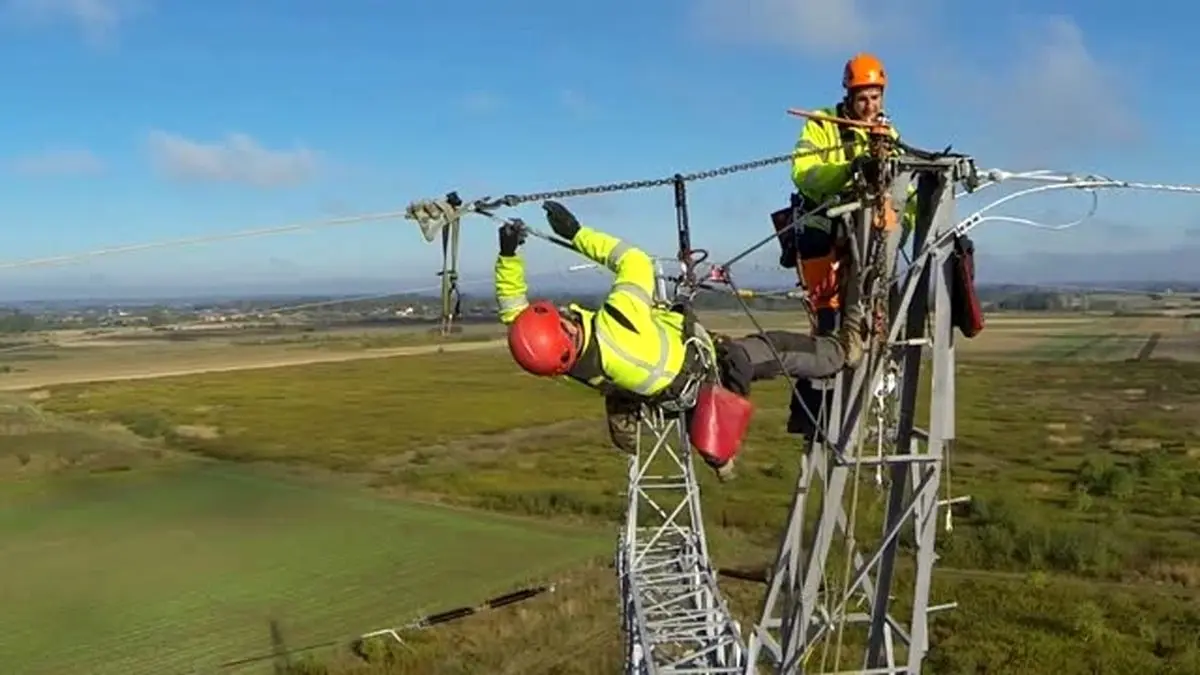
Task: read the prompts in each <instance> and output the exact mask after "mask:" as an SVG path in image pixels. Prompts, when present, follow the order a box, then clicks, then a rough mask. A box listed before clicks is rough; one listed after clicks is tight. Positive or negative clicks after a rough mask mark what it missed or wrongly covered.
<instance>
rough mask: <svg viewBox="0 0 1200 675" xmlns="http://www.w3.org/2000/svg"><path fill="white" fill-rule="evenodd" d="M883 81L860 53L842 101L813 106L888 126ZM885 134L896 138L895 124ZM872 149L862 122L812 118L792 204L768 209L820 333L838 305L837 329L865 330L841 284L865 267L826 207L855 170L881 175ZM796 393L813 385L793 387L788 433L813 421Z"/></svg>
mask: <svg viewBox="0 0 1200 675" xmlns="http://www.w3.org/2000/svg"><path fill="white" fill-rule="evenodd" d="M887 83H888V78H887V72H886V71H885V69H884V67H883V63H882V62H881V61H880V60H879V59H878V58H876V57H875V56H873V55H871V54H858V55H856V56H854V57H853V58H851V59H850V60H849V61H847V62H846V65H845V67H844V69H843V72H842V88H843V90H844V97H843V99H842V101H841V102H839V103H838V104H837V105H836V106H834V107H832V108H824V109H822V110H819V111H818V112H819V114H821V115H824V116H826V117H834V118H841V119H846V120H853V121H857V122H870V123H879V124H887V125H888V126H889V127H890V126H891V122H890V120H889V119H888V117H887V115H886V113H885V112H884V107H883V102H884V92H885V89H886V87H887ZM890 135H891V136H892V137H893V138H898V137H899V136H898V134H897V132H896V131H895V129H894V128H892V129H891V131H890ZM869 147H870V136H869V132H868V129H867V128H865V127H864V126H861V125H850V124H838V123H837V122H836V121H832V120H828V119H809V120H808V121H807V122H806V123H805V125H804V128H803V130H802V131H801V132H800V138H799V140H798V141H797V143H796V156H795V158H794V159H793V161H792V182H793V184H794V185H795V187H796V192H795V193H794V194H793V195H792V197H791V205H790V206H789V207H788V208H786V209H781V210H779V211H776V212H775V213H772V214H771V219H772V222H773V224H774V227H775V229H776V231H778V232H781V235H780V241H779V243H780V246H781V249H782V254H781V256H780V261H779V262H780V265H781V266H783V267H785V268H795V269H796V272H797V277H798V280H799V282H800V284H801V285H802V286H803V287H804V288H805V290H806V298H807V302H808V304H809V309H810V310H811V314H812V317H813V320H814V323H815V325H814V326H813V328H814V331H815V332H816V333H817V334H827V333H829V332H830V331H831V330H832V329H833V326H835V325H836V324H838V319H839V311H840V319H841V329H842V330H849V331H858V332H859V333H860V334H861V333H862V332H863V331H864V330H865V327H864V325H863V324H864V320H865V310H864V308H863V307H862V306H860V304H859V302H858V301H857V300H855V301H853V302H851V301H850V300H849V299H847V298H846V297H845V290H846V289H849V288H854V289H858V288H859V287H860V285H861V283H862V278H861V272H862V270H860V269H852V268H851V256H850V249H849V246H848V245H847V236H848V234H849V232H847V231H845V228H843V227H841V221H839V220H837V219H834V218H830V217H828V216H827V214H826V211H827V210H828V208H832V207H834V206H837V205H838V204H839V203H841V202H842V201H853V199H854V196H853V195H852V194H850V190H849V188H850V187H851V185H852V182H853V180H854V177H855V176H856V175H859V176H868V177H869V176H877V175H879V174H880V171H881V167H880V160H879V159H878V158H877V157H872V156H871V154H870V153H869V152H868V149H869ZM822 149H824V151H823V152H821V150H822ZM818 205H825V208H824V209H821V210H818V211H813V209H815V208H816V207H817V206H818ZM915 210H916V200H909V202H908V208H907V209H906V210H905V211H906V212H905V214H904V225H905V227H906V228H910V227H912V224H913V218H914V214H915ZM794 221H795V222H794ZM863 264H866V262H865V261H864V263H863ZM856 295H857V293H856ZM797 384H799V385H803V383H799V382H798V383H797ZM798 392H799V393H801V394H805V393H808V394H813V395H811V396H810V395H806V396H805V399H816V398H819V396H816V395H815V394H816V392H813V391H812V389H811V387H806V386H800V387H798V388H797V391H793V394H792V416H791V419H789V421H788V429H789V431H792V432H799V431H806V430H808V425H809V423H810V422H811V421H810V420H808V419H807V415H805V414H804V410H805V409H806V403H805V402H804V401H798V400H797V399H796V395H797V393H798ZM810 402H816V401H810Z"/></svg>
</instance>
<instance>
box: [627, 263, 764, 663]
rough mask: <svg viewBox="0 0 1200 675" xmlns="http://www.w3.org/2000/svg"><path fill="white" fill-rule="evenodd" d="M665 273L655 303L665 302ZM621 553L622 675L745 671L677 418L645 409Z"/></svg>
mask: <svg viewBox="0 0 1200 675" xmlns="http://www.w3.org/2000/svg"><path fill="white" fill-rule="evenodd" d="M664 281H665V280H664V279H663V275H662V274H661V269H660V274H659V285H658V295H659V298H658V299H659V300H660V301H662V302H666V297H665V286H666V284H665V283H664ZM627 499H628V503H627V507H626V522H625V529H624V531H623V532H622V534H621V537H620V540H619V542H618V547H617V570H618V571H619V575H620V576H619V584H620V591H621V619H622V627H623V629H624V634H625V649H626V672H627V673H630V674H631V675H633V674H637V675H650V674H662V675H667V674H669V673H670V674H674V673H741V672H742V669H743V667H744V663H745V645H744V643H743V641H742V637H741V629H740V627H739V626H738V624H737V622H735V621H734V620H733V619H732V618H731V616H730V613H729V609H728V607H727V606H726V604H725V601H724V599H723V598H722V597H721V595H720V593H719V592H718V591H717V580H716V577H717V571H716V570H715V569H714V568H713V566H712V563H711V562H710V558H709V555H708V541H707V539H706V537H705V534H704V520H703V517H702V512H701V509H700V486H699V485H698V483H697V481H696V472H695V467H694V465H693V453H692V451H691V445H690V444H689V442H688V435H687V426H686V423H685V416H684V414H683V413H678V412H672V411H668V410H664V409H662V408H659V407H645V408H644V409H643V411H642V419H641V421H640V422H639V424H638V439H637V450H636V452H635V453H634V455H633V456H631V457H630V459H629V492H628V494H627Z"/></svg>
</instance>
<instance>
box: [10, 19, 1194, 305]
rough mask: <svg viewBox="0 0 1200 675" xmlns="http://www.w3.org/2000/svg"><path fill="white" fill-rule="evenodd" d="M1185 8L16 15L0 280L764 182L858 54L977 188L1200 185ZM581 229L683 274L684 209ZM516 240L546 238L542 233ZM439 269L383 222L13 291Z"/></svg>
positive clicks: (741, 196)
mask: <svg viewBox="0 0 1200 675" xmlns="http://www.w3.org/2000/svg"><path fill="white" fill-rule="evenodd" d="M1171 5H1176V6H1175V7H1174V8H1172V7H1171V6H1170V5H1167V6H1164V7H1161V8H1156V9H1155V11H1153V12H1129V11H1128V8H1127V5H1124V4H1118V3H1115V2H1111V1H1109V0H1092V1H1091V2H1083V1H1082V0H1078V1H1074V2H1056V3H1046V2H1032V1H1031V0H1022V1H1020V2H1006V3H951V2H949V0H908V1H907V2H896V1H893V2H887V1H880V0H876V1H868V0H847V1H845V2H838V3H835V2H818V1H817V0H791V1H788V0H694V1H690V2H685V1H683V0H661V1H659V2H655V3H647V2H644V1H640V2H634V1H632V0H614V1H611V2H608V3H563V2H557V3H551V2H533V1H532V0H512V1H510V2H504V3H499V2H494V1H490V2H489V1H485V0H468V1H459V2H451V3H448V4H444V3H432V2H416V1H413V0H408V1H402V0H338V1H337V2H333V1H331V0H324V1H317V0H256V1H255V2H245V1H244V0H206V1H205V2H190V1H189V2H183V1H182V0H11V1H8V2H5V3H3V12H2V13H0V34H2V36H3V39H2V40H0V60H2V62H3V63H5V64H6V69H5V79H6V82H5V85H6V86H5V89H6V97H5V98H6V105H5V109H6V115H5V132H6V133H5V134H4V138H5V141H4V144H3V146H0V161H3V169H4V173H5V175H4V183H3V185H4V187H3V188H0V189H2V190H3V194H4V199H3V200H2V204H3V205H2V206H0V210H2V211H0V214H2V215H0V217H2V218H3V221H4V223H5V226H4V227H3V230H2V231H3V232H4V235H5V236H4V242H3V243H4V246H3V251H4V254H3V256H0V258H3V259H4V260H19V259H25V258H35V257H41V256H48V255H59V254H66V253H72V252H76V251H85V250H89V249H94V248H101V247H106V246H110V245H115V244H127V243H138V242H144V241H153V240H158V239H166V238H175V237H183V236H195V235H200V234H217V233H221V232H233V231H236V230H242V229H248V228H256V227H266V226H273V225H283V224H289V223H294V222H301V221H310V220H311V221H319V220H322V219H326V218H330V217H333V216H337V215H346V214H354V213H366V212H376V211H389V210H394V209H403V207H404V205H405V204H406V203H407V202H408V201H410V200H412V199H415V198H420V197H425V196H435V195H439V194H442V193H444V192H446V191H448V190H452V189H456V190H458V191H459V192H460V193H461V194H462V195H464V196H466V197H471V196H478V195H481V194H501V193H507V192H531V191H540V190H543V189H554V188H558V187H563V186H574V185H579V184H590V183H597V182H609V181H612V180H626V179H634V178H644V177H655V176H660V175H669V174H671V173H674V172H675V171H684V172H686V171H691V170H697V169H704V168H710V167H713V166H719V165H722V164H727V163H732V162H737V161H742V160H746V159H753V158H757V157H763V156H768V155H773V154H778V153H781V152H786V151H787V150H788V149H789V148H790V147H791V144H792V143H793V142H794V140H795V136H796V134H797V133H798V131H799V122H798V120H796V119H794V118H790V117H789V116H787V115H786V114H784V110H785V109H786V108H788V107H807V108H816V107H821V106H826V105H831V104H833V103H834V102H835V101H836V99H837V98H838V96H839V94H840V92H839V79H840V66H841V64H842V63H843V62H844V60H845V59H846V58H847V57H848V56H849V55H850V54H852V53H854V52H855V51H858V50H860V49H870V50H873V51H875V52H876V53H878V54H879V55H880V56H882V57H883V58H884V59H885V60H886V62H887V64H888V67H889V75H890V77H891V79H892V83H893V86H892V87H891V90H890V91H889V98H888V109H889V112H890V113H891V114H892V117H893V118H894V119H895V121H896V123H897V124H898V125H899V127H900V129H901V131H902V133H903V134H904V135H905V136H906V138H908V140H909V141H910V142H913V143H915V144H918V145H925V146H931V147H933V146H937V147H940V146H944V145H946V144H947V143H953V144H954V145H955V146H956V148H958V149H960V150H963V151H967V152H971V153H973V154H975V155H976V156H977V157H978V159H979V162H980V163H981V164H982V165H985V166H1003V167H1005V168H1014V169H1024V168H1055V169H1064V170H1076V171H1090V172H1099V173H1105V174H1109V175H1115V176H1121V177H1129V178H1137V179H1146V180H1154V181H1164V182H1179V183H1186V182H1200V178H1198V177H1197V176H1196V171H1195V161H1194V158H1195V157H1196V156H1197V153H1198V152H1200V140H1197V138H1196V136H1195V134H1193V133H1192V132H1191V130H1190V129H1189V127H1188V125H1187V124H1186V122H1185V123H1180V122H1178V121H1174V122H1173V123H1171V124H1164V123H1162V122H1161V121H1160V119H1161V117H1163V116H1165V115H1166V114H1171V115H1172V118H1173V119H1178V115H1179V113H1178V112H1176V111H1184V115H1185V118H1186V116H1188V115H1189V113H1188V112H1187V111H1191V110H1195V109H1196V108H1197V106H1198V102H1197V101H1195V100H1193V99H1194V98H1195V97H1196V96H1197V94H1196V93H1195V92H1194V88H1190V87H1186V86H1182V85H1181V83H1182V82H1185V81H1189V80H1191V79H1193V78H1194V73H1195V71H1196V67H1195V65H1196V64H1195V56H1194V55H1193V54H1192V53H1191V51H1190V49H1189V47H1190V38H1191V36H1190V34H1189V29H1188V28H1187V27H1188V26H1194V25H1196V23H1197V21H1200V16H1198V15H1200V9H1197V8H1194V6H1191V5H1189V3H1171ZM901 7H903V8H904V9H900V8H901ZM1176 32H1177V34H1175V33H1176ZM1159 82H1161V83H1163V85H1165V87H1164V88H1156V87H1154V86H1153V85H1154V84H1156V83H1159ZM1156 97H1158V98H1157V99H1156ZM1160 101H1161V103H1160ZM1160 109H1161V110H1162V112H1160ZM788 190H789V185H788V174H787V169H786V167H782V166H780V167H774V168H770V169H765V170H760V171H757V172H754V173H752V174H746V175H742V176H738V177H734V178H725V179H718V180H714V181H710V182H706V183H703V184H699V185H696V186H694V187H693V189H692V206H693V224H694V227H695V231H696V232H695V235H694V239H695V244H696V245H697V246H704V247H707V248H710V249H712V250H714V251H716V252H717V253H718V255H728V254H732V253H734V252H735V251H737V250H738V249H740V248H742V247H743V246H745V245H747V244H749V243H751V242H753V241H754V240H755V239H756V238H758V237H760V236H762V235H764V234H765V233H766V232H767V231H768V230H767V229H766V228H767V227H769V226H768V224H767V219H766V213H767V212H769V211H770V210H772V209H773V208H775V207H776V205H777V204H779V203H780V202H781V200H784V199H786V194H787V191H788ZM568 204H569V205H570V206H571V207H572V208H575V209H576V210H577V212H578V213H579V214H580V215H581V217H583V218H584V219H585V220H587V221H588V222H589V223H591V224H594V225H596V226H597V227H600V228H602V229H607V230H610V231H612V232H614V233H617V234H620V235H623V236H627V237H629V238H631V239H633V240H634V241H636V242H638V243H640V244H642V245H644V246H647V247H649V248H654V249H657V250H659V251H662V252H664V253H666V252H669V251H670V250H671V248H672V246H673V240H672V238H673V223H674V215H673V212H672V204H671V192H670V190H669V189H664V190H657V191H653V192H647V193H637V194H626V195H621V196H615V197H599V198H580V199H576V200H570V201H569V202H568ZM1086 207H1087V202H1086V200H1085V199H1083V198H1082V197H1078V196H1077V197H1075V198H1074V199H1072V200H1067V201H1062V200H1057V201H1053V202H1048V201H1045V200H1042V201H1040V202H1029V203H1028V206H1026V208H1025V209H1024V210H1023V211H1022V213H1024V214H1025V215H1035V216H1036V215H1046V214H1047V213H1049V214H1052V215H1053V214H1057V215H1058V216H1059V217H1060V218H1061V217H1066V218H1068V219H1069V218H1071V217H1073V215H1074V214H1075V213H1081V212H1082V210H1084V209H1086ZM520 213H521V215H523V216H525V217H526V218H527V220H531V221H536V222H541V212H540V209H538V208H537V207H536V205H535V206H531V207H526V208H525V209H522V210H521V212H520ZM1198 214H1200V200H1197V199H1196V198H1189V197H1182V196H1167V197H1164V196H1158V195H1137V194H1132V193H1124V194H1112V195H1110V196H1107V197H1105V198H1104V199H1103V200H1102V202H1101V211H1100V214H1099V217H1098V218H1097V219H1096V220H1093V221H1091V222H1088V223H1085V224H1084V225H1081V226H1079V227H1078V228H1076V229H1074V230H1071V231H1067V232H1060V233H1044V232H1036V231H1031V230H1028V229H1024V228H1019V227H1013V226H1006V225H1001V224H996V225H988V226H985V227H987V228H988V229H987V230H980V232H979V234H978V237H977V238H978V241H979V243H980V245H981V247H986V250H987V251H988V253H989V255H995V256H1000V257H1005V258H1006V259H1011V260H1015V261H1023V262H1025V263H1028V262H1029V261H1031V260H1045V261H1046V264H1047V265H1058V264H1061V262H1062V259H1063V256H1071V257H1073V259H1077V260H1079V261H1082V264H1083V267H1082V269H1088V268H1090V267H1094V265H1090V264H1088V263H1087V260H1088V259H1087V258H1086V257H1084V258H1079V256H1090V255H1093V254H1097V253H1100V252H1111V251H1113V250H1114V249H1116V250H1130V249H1138V250H1142V249H1145V250H1167V249H1171V248H1176V249H1178V248H1179V247H1183V246H1189V247H1193V248H1194V247H1198V246H1200V217H1198ZM468 227H469V233H468V234H469V236H468V238H467V241H466V243H465V244H464V259H465V260H464V268H465V272H464V274H465V275H466V276H468V277H470V278H485V277H486V276H487V273H488V270H489V269H490V263H491V256H492V255H493V254H494V246H495V232H494V228H493V227H492V226H491V225H490V224H489V223H488V222H486V221H483V220H475V221H471V222H470V223H468ZM527 255H528V257H529V260H530V265H531V267H533V268H535V269H541V270H553V269H561V268H562V267H563V266H564V265H565V264H567V263H569V262H571V261H570V260H569V258H565V257H563V256H562V255H560V254H559V253H557V252H554V251H551V250H549V249H548V247H544V246H543V247H539V246H537V244H536V242H535V243H533V244H531V245H530V246H529V247H528V250H527ZM1039 255H1042V256H1047V257H1045V258H1039V257H1038V256H1039ZM1038 264H1039V265H1041V263H1038ZM1106 264H1120V263H1119V262H1118V263H1106ZM437 266H438V252H437V249H435V248H433V247H431V246H429V245H427V244H425V243H424V242H423V240H421V238H420V237H419V235H418V234H417V232H416V230H415V227H414V226H413V225H412V224H411V223H409V222H406V221H402V220H396V221H388V222H383V223H372V224H364V225H359V226H354V227H342V228H329V229H325V230H320V231H314V232H311V233H308V234H302V235H287V236H279V237H272V238H264V239H258V240H244V241H236V242H228V243H219V244H213V245H210V246H204V247H194V248H190V249H172V250H163V251H157V252H155V253H153V254H151V253H139V254H130V255H123V256H115V257H112V258H107V259H104V260H96V261H88V262H81V263H77V264H72V265H68V266H63V267H55V268H44V269H37V270H28V269H26V270H8V271H5V270H0V275H3V276H2V281H0V283H3V284H4V285H6V286H9V290H10V291H11V290H12V288H14V287H16V288H26V289H30V290H31V291H33V290H36V289H38V288H43V287H59V286H76V285H84V286H87V287H90V288H93V289H96V288H101V287H112V288H118V287H119V288H126V287H131V286H153V287H172V288H174V287H176V286H187V285H189V284H192V285H200V286H204V285H213V284H218V285H219V284H236V283H247V284H250V283H267V282H272V283H273V282H275V281H278V280H296V281H305V282H307V281H309V280H311V281H313V282H314V283H318V284H319V283H320V282H321V280H323V279H332V278H351V277H372V278H376V279H380V278H392V277H394V278H395V279H397V283H398V284H399V283H400V282H401V281H403V282H404V283H409V282H410V281H411V280H412V279H413V278H414V277H418V278H419V277H421V276H422V275H424V276H425V278H426V279H430V277H429V276H428V273H431V272H432V271H433V270H434V269H435V268H436V267H437ZM1101 276H1103V275H1101ZM401 285H403V284H401ZM7 294H9V293H6V295H7Z"/></svg>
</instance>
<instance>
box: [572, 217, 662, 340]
mask: <svg viewBox="0 0 1200 675" xmlns="http://www.w3.org/2000/svg"><path fill="white" fill-rule="evenodd" d="M571 243H572V244H574V245H575V250H577V251H579V252H580V253H582V254H583V255H585V256H587V257H588V258H591V259H592V260H594V261H595V262H597V263H599V264H601V265H604V266H605V267H607V268H608V269H610V270H612V271H613V274H614V275H616V279H614V280H613V285H612V290H610V291H609V294H608V297H607V298H605V301H604V302H605V304H611V305H612V306H613V307H615V308H617V309H618V310H620V311H621V312H622V313H625V314H632V315H635V316H639V315H640V316H647V317H648V316H649V315H650V310H651V308H652V307H653V306H654V284H655V276H654V261H653V260H651V259H650V256H648V255H646V253H645V252H644V251H642V250H641V249H639V248H635V247H633V246H630V245H629V244H627V243H625V242H623V241H621V240H620V239H618V238H616V237H614V236H612V235H611V234H605V233H604V232H600V231H598V230H594V229H592V228H590V227H581V228H579V232H578V233H577V234H576V235H575V239H574V240H573V241H572V242H571ZM630 318H633V317H632V316H631V317H630Z"/></svg>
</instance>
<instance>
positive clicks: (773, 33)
mask: <svg viewBox="0 0 1200 675" xmlns="http://www.w3.org/2000/svg"><path fill="white" fill-rule="evenodd" d="M925 2H926V0H910V1H908V2H899V1H898V0H694V2H693V4H692V7H691V12H690V16H689V20H690V22H691V25H692V28H693V29H694V30H695V31H697V33H698V34H699V35H700V36H702V37H704V38H707V39H710V40H713V41H717V42H726V43H733V44H753V45H764V46H770V47H783V48H786V49H789V50H796V51H799V52H802V53H806V54H809V55H813V56H825V55H836V56H844V55H846V54H847V53H853V52H856V51H859V50H861V49H864V48H867V47H871V46H878V45H879V44H880V43H884V42H889V41H891V40H893V39H899V38H900V37H901V36H903V37H905V38H908V39H911V38H912V35H911V33H908V34H906V33H905V31H906V30H908V29H909V28H910V27H912V26H913V20H912V17H913V15H914V13H915V11H916V10H919V9H921V5H923V4H924V3H925Z"/></svg>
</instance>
